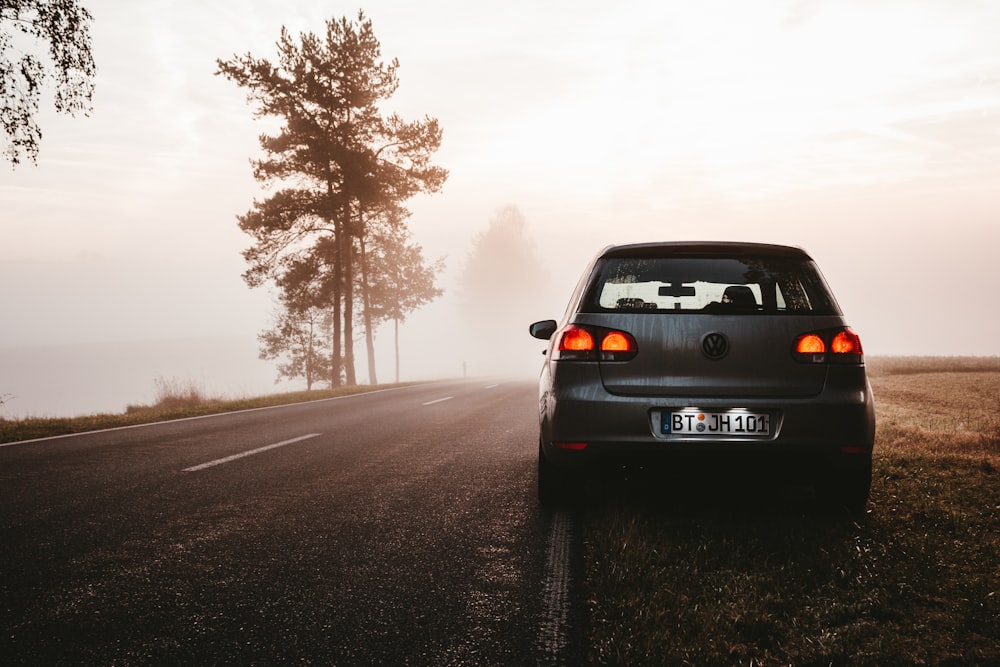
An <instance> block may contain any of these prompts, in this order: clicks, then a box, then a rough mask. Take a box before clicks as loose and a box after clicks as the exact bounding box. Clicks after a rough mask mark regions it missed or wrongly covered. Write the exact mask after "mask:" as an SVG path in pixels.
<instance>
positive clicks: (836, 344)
mask: <svg viewBox="0 0 1000 667" xmlns="http://www.w3.org/2000/svg"><path fill="white" fill-rule="evenodd" d="M792 356H793V357H795V359H796V361H801V362H802V363H807V364H826V363H834V364H860V363H864V351H863V350H862V348H861V338H860V337H858V334H856V333H854V331H852V330H851V328H850V327H843V328H840V329H824V330H823V331H811V332H809V333H804V334H802V335H801V336H799V337H798V338H796V339H795V345H794V346H793V347H792Z"/></svg>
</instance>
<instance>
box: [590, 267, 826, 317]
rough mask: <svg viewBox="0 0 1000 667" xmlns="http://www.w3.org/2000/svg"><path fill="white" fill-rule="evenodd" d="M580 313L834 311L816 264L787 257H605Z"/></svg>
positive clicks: (797, 312) (796, 312) (594, 275)
mask: <svg viewBox="0 0 1000 667" xmlns="http://www.w3.org/2000/svg"><path fill="white" fill-rule="evenodd" d="M581 306H582V308H581V310H582V311H583V312H591V313H604V312H636V313H666V312H671V313H725V314H747V315H752V314H759V313H768V314H783V313H789V314H800V315H801V314H813V315H837V314H839V310H838V308H837V305H836V302H835V301H834V299H833V297H832V296H831V295H830V292H829V290H828V288H827V286H826V283H825V282H824V280H823V278H822V276H821V275H820V273H819V271H818V269H817V268H816V265H815V264H814V263H813V262H812V261H811V260H808V259H795V258H787V257H762V258H749V257H740V258H733V257H690V256H688V257H667V258H664V257H656V258H637V257H605V258H603V259H601V260H600V261H599V262H598V263H597V265H596V266H595V268H594V273H593V276H592V279H591V283H590V285H589V287H588V289H587V293H586V295H585V296H584V301H583V303H582V304H581Z"/></svg>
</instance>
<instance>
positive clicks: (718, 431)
mask: <svg viewBox="0 0 1000 667" xmlns="http://www.w3.org/2000/svg"><path fill="white" fill-rule="evenodd" d="M660 432H661V433H662V434H664V435H706V436H709V435H727V436H762V435H771V416H770V415H769V414H767V413H766V412H748V411H746V410H726V411H724V412H706V411H704V410H695V409H684V410H675V411H673V412H667V411H664V412H663V415H662V418H661V420H660Z"/></svg>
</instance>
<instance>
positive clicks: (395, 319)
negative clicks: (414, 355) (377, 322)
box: [392, 317, 399, 384]
mask: <svg viewBox="0 0 1000 667" xmlns="http://www.w3.org/2000/svg"><path fill="white" fill-rule="evenodd" d="M392 324H393V328H394V329H395V331H394V332H393V333H394V334H395V335H394V336H393V338H394V339H395V346H396V384H399V318H398V317H394V318H392Z"/></svg>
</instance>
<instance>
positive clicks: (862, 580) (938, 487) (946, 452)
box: [581, 358, 1000, 665]
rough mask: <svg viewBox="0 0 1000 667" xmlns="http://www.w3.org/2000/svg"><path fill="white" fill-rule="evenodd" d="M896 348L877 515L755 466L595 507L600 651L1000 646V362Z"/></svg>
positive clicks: (932, 653) (724, 660)
mask: <svg viewBox="0 0 1000 667" xmlns="http://www.w3.org/2000/svg"><path fill="white" fill-rule="evenodd" d="M880 361H881V360H878V359H876V360H875V361H874V363H873V364H872V366H873V369H872V370H873V372H872V383H873V387H874V391H875V397H876V406H877V412H878V420H879V421H878V431H877V438H876V452H875V454H876V458H875V479H874V482H873V489H872V499H871V503H870V506H869V511H868V512H867V514H866V515H865V516H864V517H863V518H861V519H860V520H854V519H851V518H850V517H848V516H845V515H840V514H837V513H832V512H829V511H825V510H823V509H821V508H820V507H818V506H817V504H816V503H815V502H814V501H813V499H812V498H811V497H810V495H809V493H808V491H807V490H803V489H773V488H770V489H760V488H755V487H753V486H751V485H749V484H748V485H743V486H741V487H737V488H735V489H722V488H715V489H711V488H707V489H706V488H701V489H697V490H696V491H695V492H694V493H692V494H680V495H676V494H675V495H672V496H671V495H668V496H667V497H666V498H655V499H653V498H649V497H645V498H643V497H636V496H634V495H633V496H631V497H627V496H623V495H617V496H611V497H610V498H609V499H608V502H605V503H602V504H600V505H597V506H594V507H591V508H590V509H588V510H586V511H585V512H584V513H583V515H582V517H581V526H582V533H583V541H584V561H585V572H586V582H585V584H586V590H587V595H588V610H589V622H590V630H589V631H590V646H591V655H590V659H591V662H592V663H594V664H602V665H603V664H607V665H625V664H643V665H657V664H662V665H683V664H696V665H786V664H793V665H821V664H822V665H828V664H836V665H841V664H849V665H888V664H907V665H911V664H912V665H917V664H956V665H957V664H962V665H965V664H983V665H985V664H1000V624H998V620H997V619H1000V494H998V489H1000V424H998V421H997V415H998V414H1000V409H998V408H1000V405H998V401H1000V364H997V363H996V361H995V360H992V359H988V360H982V361H981V362H979V363H970V362H969V361H968V360H962V361H961V362H960V363H959V364H958V365H957V366H956V365H954V364H949V363H948V360H944V359H938V360H934V359H923V358H922V359H919V360H916V362H915V363H916V364H917V367H918V368H919V369H920V370H917V371H915V372H914V367H913V366H910V365H907V363H906V362H905V360H895V359H893V360H889V361H891V363H880Z"/></svg>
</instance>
